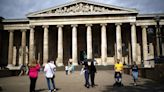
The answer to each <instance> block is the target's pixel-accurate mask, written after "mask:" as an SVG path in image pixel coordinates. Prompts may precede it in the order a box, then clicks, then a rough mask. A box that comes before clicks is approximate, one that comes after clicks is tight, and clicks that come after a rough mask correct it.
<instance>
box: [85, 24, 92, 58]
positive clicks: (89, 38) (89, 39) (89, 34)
mask: <svg viewBox="0 0 164 92" xmlns="http://www.w3.org/2000/svg"><path fill="white" fill-rule="evenodd" d="M86 26H87V59H92V32H91V30H92V29H91V26H92V24H86Z"/></svg>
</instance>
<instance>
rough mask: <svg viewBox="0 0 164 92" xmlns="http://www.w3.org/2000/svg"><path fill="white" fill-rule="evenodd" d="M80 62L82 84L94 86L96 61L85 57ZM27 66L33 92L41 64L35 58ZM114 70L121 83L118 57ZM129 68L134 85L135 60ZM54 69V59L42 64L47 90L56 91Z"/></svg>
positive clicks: (121, 69) (136, 75)
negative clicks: (82, 77)
mask: <svg viewBox="0 0 164 92" xmlns="http://www.w3.org/2000/svg"><path fill="white" fill-rule="evenodd" d="M81 64H82V65H83V67H82V69H81V72H83V73H84V78H85V84H84V86H85V87H86V88H89V87H90V86H91V87H94V86H96V85H95V82H94V79H95V73H96V72H97V70H96V67H95V64H96V61H95V60H94V59H86V60H84V61H82V62H81ZM70 65H72V63H70ZM28 68H29V70H28V75H29V78H30V92H35V85H36V80H37V78H38V72H39V70H40V68H41V66H40V64H39V62H38V61H37V60H33V61H32V62H31V63H30V64H28ZM71 68H74V66H71ZM114 70H115V75H114V77H115V79H116V82H118V81H119V83H121V80H120V79H121V78H122V71H123V64H122V63H121V62H120V60H119V59H117V62H116V64H115V65H114ZM131 70H132V76H133V79H134V85H136V81H137V79H138V66H137V65H136V63H135V62H134V63H133V65H132V66H131ZM55 71H56V66H55V64H54V61H50V60H48V62H47V64H45V66H44V73H45V77H46V80H47V85H48V89H49V92H52V91H54V92H55V91H56V87H55V81H54V77H55ZM66 74H68V71H67V69H66ZM119 78H120V79H119ZM89 79H90V80H89ZM51 87H52V88H51Z"/></svg>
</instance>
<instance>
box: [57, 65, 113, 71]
mask: <svg viewBox="0 0 164 92" xmlns="http://www.w3.org/2000/svg"><path fill="white" fill-rule="evenodd" d="M113 67H114V66H113V65H106V66H103V65H98V66H96V69H97V70H113ZM81 68H82V65H79V66H75V71H80V70H81ZM56 70H57V71H65V67H64V66H61V67H57V68H56Z"/></svg>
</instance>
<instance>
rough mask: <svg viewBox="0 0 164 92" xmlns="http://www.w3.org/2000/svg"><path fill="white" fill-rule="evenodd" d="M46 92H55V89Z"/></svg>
mask: <svg viewBox="0 0 164 92" xmlns="http://www.w3.org/2000/svg"><path fill="white" fill-rule="evenodd" d="M48 92H56V89H53V90H48Z"/></svg>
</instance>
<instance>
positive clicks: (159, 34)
mask: <svg viewBox="0 0 164 92" xmlns="http://www.w3.org/2000/svg"><path fill="white" fill-rule="evenodd" d="M155 21H156V44H157V56H161V55H162V47H161V32H160V25H159V22H160V17H159V16H156V17H155Z"/></svg>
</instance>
